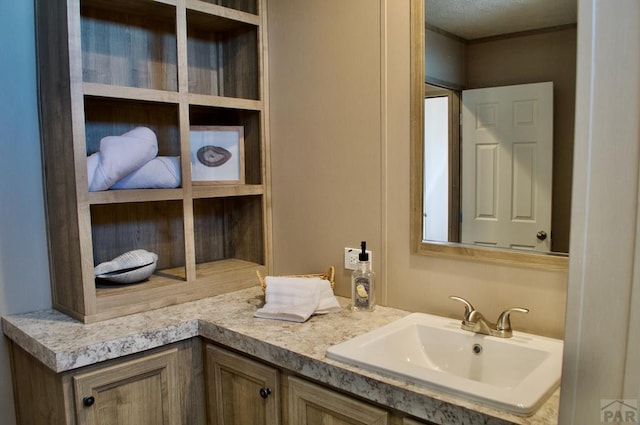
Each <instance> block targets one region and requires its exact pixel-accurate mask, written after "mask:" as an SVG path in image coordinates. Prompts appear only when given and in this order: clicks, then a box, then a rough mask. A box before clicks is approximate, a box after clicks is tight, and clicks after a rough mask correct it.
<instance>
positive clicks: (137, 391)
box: [73, 348, 181, 425]
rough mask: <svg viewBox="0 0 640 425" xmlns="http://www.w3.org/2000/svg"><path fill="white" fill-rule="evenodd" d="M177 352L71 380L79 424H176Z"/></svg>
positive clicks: (177, 420)
mask: <svg viewBox="0 0 640 425" xmlns="http://www.w3.org/2000/svg"><path fill="white" fill-rule="evenodd" d="M177 361H178V350H177V349H175V348H173V349H170V350H166V351H163V352H160V353H156V354H151V355H148V356H144V357H141V358H138V359H135V360H130V361H125V362H123V363H119V364H117V365H113V366H108V367H105V368H102V369H98V370H94V371H92V372H87V373H82V374H79V375H76V376H74V377H73V384H74V390H75V405H76V413H77V418H78V425H116V424H117V425H159V424H162V425H179V424H180V423H181V418H180V398H179V396H180V393H179V389H178V385H177V382H178V380H177V376H176V371H177Z"/></svg>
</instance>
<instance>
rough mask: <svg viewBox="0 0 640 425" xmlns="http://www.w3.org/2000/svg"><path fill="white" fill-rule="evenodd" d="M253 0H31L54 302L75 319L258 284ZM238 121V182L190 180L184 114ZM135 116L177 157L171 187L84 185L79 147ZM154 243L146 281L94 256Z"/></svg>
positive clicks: (261, 113) (197, 120)
mask: <svg viewBox="0 0 640 425" xmlns="http://www.w3.org/2000/svg"><path fill="white" fill-rule="evenodd" d="M264 11H265V6H264V0H210V1H203V0H109V1H107V0H66V1H55V2H52V1H50V0H38V1H37V7H36V14H37V43H38V49H37V50H38V65H39V73H38V76H39V95H40V117H41V133H42V152H43V167H44V175H45V191H46V205H47V219H48V229H49V250H50V262H51V279H52V289H53V298H54V300H53V301H54V307H55V308H57V309H59V310H61V311H63V312H65V313H67V314H70V315H72V316H74V317H76V318H78V319H80V320H83V321H85V322H92V321H97V320H103V319H106V318H111V317H116V316H120V315H125V314H130V313H134V312H139V311H144V310H147V309H152V308H158V307H161V306H166V305H170V304H175V303H180V302H184V301H189V300H194V299H198V298H202V297H206V296H212V295H215V294H219V293H223V292H227V291H231V290H235V289H240V288H244V287H247V286H249V285H254V284H255V271H256V270H260V271H261V273H268V271H269V270H270V269H271V267H270V262H271V249H270V246H271V224H270V223H271V219H270V214H271V213H270V207H269V205H270V201H269V196H270V190H269V180H268V176H269V173H268V167H269V160H268V158H269V155H268V153H269V144H268V139H267V135H268V128H267V123H268V116H267V110H266V107H267V105H268V102H267V93H266V91H267V90H266V88H267V82H266V78H267V67H266V54H267V48H266V43H265V40H266V36H265V35H266V27H265V24H266V17H265V14H264ZM196 125H197V126H242V127H243V129H244V170H245V174H244V177H245V178H244V182H245V183H244V184H205V185H202V184H198V185H194V184H192V181H191V167H190V140H189V129H190V126H196ZM137 126H145V127H149V128H151V129H152V130H153V131H154V133H155V134H156V136H157V140H158V154H159V155H161V156H179V157H180V168H181V180H182V184H181V187H179V188H175V189H131V190H106V191H101V192H89V191H88V181H87V179H88V178H87V160H86V158H87V156H89V155H91V154H92V153H94V152H97V151H98V150H99V144H100V140H101V139H102V138H103V137H105V136H113V135H119V134H123V133H125V132H127V131H129V130H131V129H133V128H135V127H137ZM139 248H142V249H147V250H149V251H152V252H155V253H157V254H158V257H159V259H158V267H157V269H156V272H155V273H154V274H153V275H152V276H151V277H150V278H149V279H148V280H147V281H145V282H142V283H137V284H132V285H126V286H112V285H109V286H103V285H99V287H97V286H96V281H95V278H94V274H93V268H94V266H95V265H97V264H99V263H101V262H103V261H108V260H111V259H113V258H114V257H116V256H118V255H120V254H122V253H123V252H126V251H129V250H132V249H139Z"/></svg>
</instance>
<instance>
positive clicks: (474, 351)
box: [472, 344, 482, 354]
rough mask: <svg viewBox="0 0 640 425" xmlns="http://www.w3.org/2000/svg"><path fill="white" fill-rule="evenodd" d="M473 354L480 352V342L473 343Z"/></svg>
mask: <svg viewBox="0 0 640 425" xmlns="http://www.w3.org/2000/svg"><path fill="white" fill-rule="evenodd" d="M472 350H473V354H480V353H482V345H480V344H473V348H472Z"/></svg>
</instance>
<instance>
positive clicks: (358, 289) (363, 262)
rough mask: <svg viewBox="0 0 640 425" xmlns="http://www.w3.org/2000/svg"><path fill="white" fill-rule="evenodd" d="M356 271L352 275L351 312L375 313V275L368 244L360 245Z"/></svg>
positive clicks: (364, 242) (363, 242) (362, 243)
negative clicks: (360, 250)
mask: <svg viewBox="0 0 640 425" xmlns="http://www.w3.org/2000/svg"><path fill="white" fill-rule="evenodd" d="M360 246H361V248H362V252H361V253H360V254H358V263H357V265H356V269H355V270H354V271H353V273H352V274H351V310H353V311H373V309H374V307H375V291H374V277H375V275H374V273H373V272H372V271H371V262H370V261H369V254H368V253H367V242H366V241H362V242H361V244H360Z"/></svg>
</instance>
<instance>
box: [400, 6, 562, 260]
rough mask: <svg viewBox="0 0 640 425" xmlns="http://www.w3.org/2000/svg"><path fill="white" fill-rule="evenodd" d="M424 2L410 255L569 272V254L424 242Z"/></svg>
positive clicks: (415, 66)
mask: <svg viewBox="0 0 640 425" xmlns="http://www.w3.org/2000/svg"><path fill="white" fill-rule="evenodd" d="M424 37H425V23H424V0H411V45H410V49H411V51H410V52H411V63H410V66H411V77H410V85H411V94H410V97H411V99H410V102H411V105H410V114H411V116H410V125H411V132H410V137H411V149H410V155H411V164H410V165H411V180H410V184H411V190H410V193H411V204H410V205H411V208H410V214H411V217H410V223H411V229H410V230H411V238H410V241H411V251H412V252H413V253H417V254H421V255H430V256H437V257H445V258H457V259H465V260H476V261H485V262H491V263H499V264H506V265H512V266H519V267H533V268H540V269H545V270H559V271H566V270H567V268H568V263H569V261H568V256H567V255H566V254H546V253H536V252H521V251H513V250H508V249H499V248H483V247H476V246H471V245H463V244H459V243H451V242H424V241H423V240H422V205H423V187H422V185H423V172H424V171H423V161H422V158H423V155H424V152H423V139H424V83H425V81H424V80H425V79H424V48H425V46H424Z"/></svg>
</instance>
